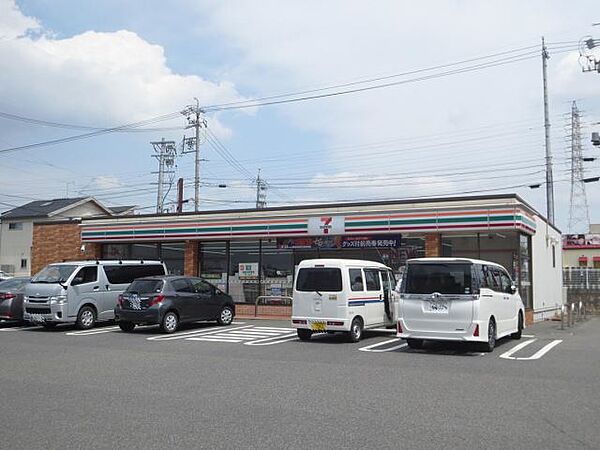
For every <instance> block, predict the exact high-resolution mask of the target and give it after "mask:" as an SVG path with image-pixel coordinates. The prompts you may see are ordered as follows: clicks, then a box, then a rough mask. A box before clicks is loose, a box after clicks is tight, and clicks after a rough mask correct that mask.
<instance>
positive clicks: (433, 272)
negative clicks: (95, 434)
mask: <svg viewBox="0 0 600 450" xmlns="http://www.w3.org/2000/svg"><path fill="white" fill-rule="evenodd" d="M404 291H405V292H406V293H408V294H432V293H434V292H438V293H440V294H471V293H472V286H471V265H470V264H443V263H427V264H409V265H408V269H407V271H406V284H405V289H404Z"/></svg>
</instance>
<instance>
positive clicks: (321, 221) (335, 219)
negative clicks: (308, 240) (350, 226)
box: [308, 216, 344, 236]
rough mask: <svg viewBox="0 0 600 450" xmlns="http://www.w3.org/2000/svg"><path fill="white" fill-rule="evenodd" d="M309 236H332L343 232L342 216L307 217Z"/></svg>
mask: <svg viewBox="0 0 600 450" xmlns="http://www.w3.org/2000/svg"><path fill="white" fill-rule="evenodd" d="M308 234H309V236H332V235H340V234H344V217H343V216H316V217H310V218H309V219H308Z"/></svg>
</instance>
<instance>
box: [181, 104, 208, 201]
mask: <svg viewBox="0 0 600 450" xmlns="http://www.w3.org/2000/svg"><path fill="white" fill-rule="evenodd" d="M194 100H196V105H189V106H187V107H186V108H185V109H184V110H183V111H181V114H183V115H184V116H185V117H186V119H187V121H188V125H187V126H186V127H185V128H186V129H188V128H194V130H195V136H194V137H191V138H186V137H184V138H183V151H182V154H185V153H195V158H194V163H195V164H194V167H195V171H194V211H196V212H198V210H199V208H200V161H201V159H200V128H202V127H204V128H206V125H207V123H206V119H204V118H202V117H201V115H202V114H204V111H203V110H202V109H200V102H199V101H198V99H197V98H196V97H194ZM186 148H187V149H188V150H186Z"/></svg>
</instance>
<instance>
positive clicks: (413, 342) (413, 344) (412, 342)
mask: <svg viewBox="0 0 600 450" xmlns="http://www.w3.org/2000/svg"><path fill="white" fill-rule="evenodd" d="M406 343H407V344H408V346H409V347H410V348H414V349H415V350H419V349H421V348H423V339H407V340H406Z"/></svg>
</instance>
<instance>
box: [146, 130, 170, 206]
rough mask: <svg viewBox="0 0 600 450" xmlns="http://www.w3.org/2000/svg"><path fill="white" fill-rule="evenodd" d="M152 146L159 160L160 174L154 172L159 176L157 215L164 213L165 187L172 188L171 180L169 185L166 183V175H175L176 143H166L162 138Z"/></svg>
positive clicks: (155, 156)
mask: <svg viewBox="0 0 600 450" xmlns="http://www.w3.org/2000/svg"><path fill="white" fill-rule="evenodd" d="M150 144H152V147H153V148H154V155H152V157H153V158H156V159H157V160H158V172H152V173H153V174H158V182H157V184H158V190H157V193H156V212H157V214H162V213H163V211H164V202H165V195H164V190H163V187H164V186H165V184H167V185H169V186H170V185H171V183H172V181H173V180H171V181H170V182H169V183H165V174H174V173H175V172H174V171H173V170H171V168H172V167H173V165H174V164H175V154H176V147H175V141H165V138H162V139H161V140H160V141H155V142H150Z"/></svg>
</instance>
